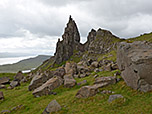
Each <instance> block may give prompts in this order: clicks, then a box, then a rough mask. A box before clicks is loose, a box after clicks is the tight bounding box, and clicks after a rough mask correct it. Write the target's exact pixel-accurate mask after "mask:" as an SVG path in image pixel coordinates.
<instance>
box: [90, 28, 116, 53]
mask: <svg viewBox="0 0 152 114" xmlns="http://www.w3.org/2000/svg"><path fill="white" fill-rule="evenodd" d="M89 35H90V34H89ZM94 35H95V33H94ZM94 35H92V36H93V38H92V39H93V40H92V41H90V44H89V46H88V53H89V54H104V53H107V52H109V51H111V50H112V49H114V48H115V46H116V42H117V41H118V40H119V38H118V37H116V36H114V35H113V34H112V33H111V32H110V31H108V30H103V29H98V31H97V32H96V37H95V38H94Z"/></svg>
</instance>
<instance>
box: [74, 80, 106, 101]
mask: <svg viewBox="0 0 152 114" xmlns="http://www.w3.org/2000/svg"><path fill="white" fill-rule="evenodd" d="M107 84H108V83H106V82H105V83H102V84H95V85H92V86H83V87H81V88H80V89H79V91H78V92H77V94H76V97H77V98H87V97H91V96H94V95H96V94H97V93H98V89H99V88H102V87H105V86H107Z"/></svg>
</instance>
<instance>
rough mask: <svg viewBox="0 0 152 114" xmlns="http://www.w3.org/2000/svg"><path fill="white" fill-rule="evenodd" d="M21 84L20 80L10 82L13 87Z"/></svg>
mask: <svg viewBox="0 0 152 114" xmlns="http://www.w3.org/2000/svg"><path fill="white" fill-rule="evenodd" d="M19 85H20V83H19V82H18V81H12V82H11V83H10V86H11V87H12V88H14V87H17V86H19Z"/></svg>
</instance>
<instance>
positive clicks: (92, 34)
mask: <svg viewBox="0 0 152 114" xmlns="http://www.w3.org/2000/svg"><path fill="white" fill-rule="evenodd" d="M95 38H96V30H94V29H92V30H91V31H90V32H89V35H88V37H87V42H86V43H85V44H84V45H85V51H87V50H88V48H89V45H90V43H91V42H92V41H94V40H95Z"/></svg>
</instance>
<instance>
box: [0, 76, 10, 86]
mask: <svg viewBox="0 0 152 114" xmlns="http://www.w3.org/2000/svg"><path fill="white" fill-rule="evenodd" d="M8 83H10V79H9V78H8V77H2V78H0V84H8Z"/></svg>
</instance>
